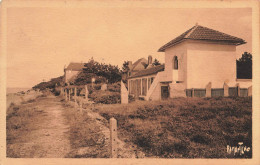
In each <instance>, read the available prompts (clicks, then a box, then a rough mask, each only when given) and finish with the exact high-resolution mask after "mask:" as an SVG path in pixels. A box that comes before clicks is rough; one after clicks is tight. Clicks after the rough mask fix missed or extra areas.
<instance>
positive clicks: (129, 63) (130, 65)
mask: <svg viewBox="0 0 260 165" xmlns="http://www.w3.org/2000/svg"><path fill="white" fill-rule="evenodd" d="M128 68H129V69H130V70H131V69H132V68H133V64H132V61H128Z"/></svg>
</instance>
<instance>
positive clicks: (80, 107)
mask: <svg viewBox="0 0 260 165" xmlns="http://www.w3.org/2000/svg"><path fill="white" fill-rule="evenodd" d="M79 111H80V113H82V100H81V99H80V100H79Z"/></svg>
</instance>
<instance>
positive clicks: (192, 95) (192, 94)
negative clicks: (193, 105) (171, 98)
mask: <svg viewBox="0 0 260 165" xmlns="http://www.w3.org/2000/svg"><path fill="white" fill-rule="evenodd" d="M191 90H192V93H191V97H194V88H192V89H191Z"/></svg>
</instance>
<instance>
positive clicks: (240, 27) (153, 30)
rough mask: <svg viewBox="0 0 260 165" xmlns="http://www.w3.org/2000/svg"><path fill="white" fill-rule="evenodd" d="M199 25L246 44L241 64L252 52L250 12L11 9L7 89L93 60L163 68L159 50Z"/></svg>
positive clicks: (238, 9)
mask: <svg viewBox="0 0 260 165" xmlns="http://www.w3.org/2000/svg"><path fill="white" fill-rule="evenodd" d="M196 23H198V24H199V25H202V26H205V27H208V28H212V29H215V30H218V31H221V32H224V33H227V34H230V35H233V36H236V37H239V38H242V39H244V40H245V41H246V42H247V44H244V45H241V46H238V47H237V58H240V57H241V55H242V53H243V52H245V51H247V52H252V11H251V9H249V8H236V9H234V8H233V9H228V8H226V9H176V8H137V7H129V8H127V7H124V8H122V7H113V8H111V7H109V8H106V7H102V8H101V7H100V8H99V7H92V8H90V7H89V8H86V7H84V8H83V7H82V8H58V7H56V8H46V7H45V8H40V7H37V8H36V7H34V8H33V7H31V8H25V7H23V8H17V7H14V8H8V9H7V87H9V88H11V87H21V88H27V87H32V86H34V85H36V84H38V83H40V82H41V81H42V80H45V81H48V80H50V79H51V78H54V77H58V76H61V75H63V74H64V72H63V68H64V66H65V65H68V64H69V63H70V62H87V61H88V60H89V59H90V58H91V57H93V58H94V60H97V61H99V62H103V63H107V64H109V63H110V64H113V65H118V66H119V67H121V66H122V64H123V62H124V61H133V62H135V61H136V60H137V59H139V58H143V57H144V58H147V57H148V55H152V56H153V59H154V58H157V59H158V60H159V61H160V62H162V63H164V53H163V52H157V51H158V49H159V48H160V47H161V46H162V45H164V44H165V43H167V42H168V41H170V40H172V39H173V38H175V37H177V36H178V35H180V34H182V33H183V32H185V31H186V30H188V29H190V28H191V27H193V26H194V25H195V24H196Z"/></svg>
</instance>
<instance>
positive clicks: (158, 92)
mask: <svg viewBox="0 0 260 165" xmlns="http://www.w3.org/2000/svg"><path fill="white" fill-rule="evenodd" d="M150 100H161V84H160V83H158V84H157V85H156V87H155V89H154V91H153V93H152V94H151V96H150Z"/></svg>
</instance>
